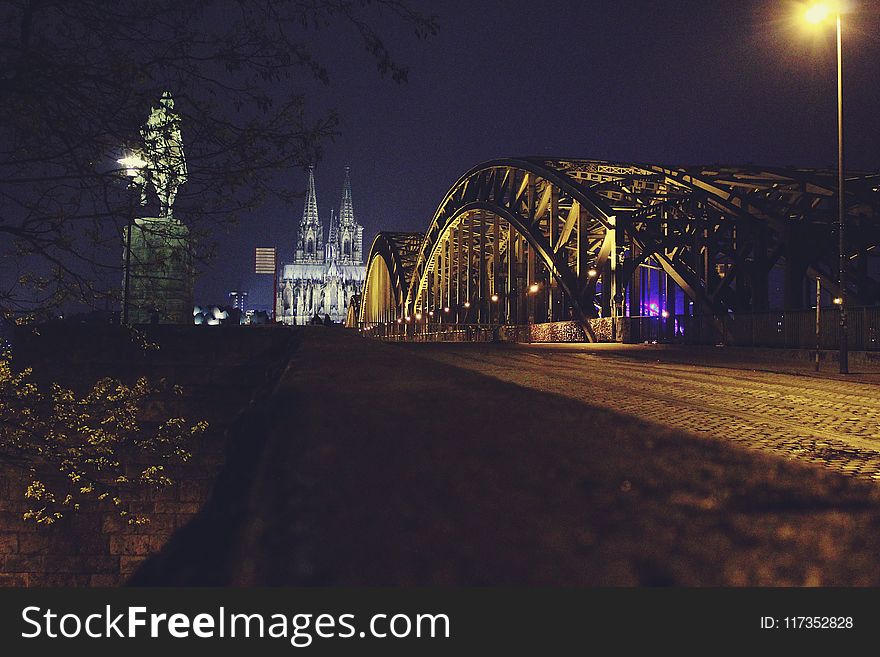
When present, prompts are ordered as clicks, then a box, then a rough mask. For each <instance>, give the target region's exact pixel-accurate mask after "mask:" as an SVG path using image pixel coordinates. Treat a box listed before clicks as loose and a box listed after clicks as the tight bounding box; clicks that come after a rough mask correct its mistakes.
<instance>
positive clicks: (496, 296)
mask: <svg viewBox="0 0 880 657" xmlns="http://www.w3.org/2000/svg"><path fill="white" fill-rule="evenodd" d="M491 299H492V301H493V302H494V301H498V295H497V294H493V295H492V296H491Z"/></svg>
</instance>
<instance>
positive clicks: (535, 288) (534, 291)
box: [529, 283, 538, 294]
mask: <svg viewBox="0 0 880 657" xmlns="http://www.w3.org/2000/svg"><path fill="white" fill-rule="evenodd" d="M529 292H531V293H532V294H537V293H538V284H537V283H532V284H531V285H530V286H529Z"/></svg>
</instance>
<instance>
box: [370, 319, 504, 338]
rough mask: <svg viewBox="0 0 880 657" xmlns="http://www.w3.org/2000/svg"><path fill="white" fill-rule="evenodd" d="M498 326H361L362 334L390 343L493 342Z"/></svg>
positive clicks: (497, 333)
mask: <svg viewBox="0 0 880 657" xmlns="http://www.w3.org/2000/svg"><path fill="white" fill-rule="evenodd" d="M500 330H501V326H500V325H498V324H439V323H437V324H425V323H417V322H413V321H412V320H410V322H401V323H397V322H389V323H385V324H374V325H371V326H361V327H360V331H361V334H362V335H364V336H365V337H368V338H377V339H379V340H386V341H389V342H492V341H496V340H498V339H499V331H500Z"/></svg>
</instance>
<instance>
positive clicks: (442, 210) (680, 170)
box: [362, 158, 880, 329]
mask: <svg viewBox="0 0 880 657" xmlns="http://www.w3.org/2000/svg"><path fill="white" fill-rule="evenodd" d="M878 190H880V176H878V174H852V175H850V176H848V180H847V188H846V192H847V198H846V205H847V212H848V220H847V221H848V223H849V225H851V226H852V227H853V228H852V230H853V232H852V233H848V237H849V238H850V244H849V245H848V247H847V250H848V252H849V253H850V254H852V255H851V258H852V259H853V260H857V265H858V266H854V267H852V268H851V269H850V272H849V274H848V276H847V278H846V280H845V281H844V285H846V288H847V293H848V296H849V298H850V299H852V300H853V303H854V304H855V303H861V304H865V305H869V304H875V303H878V302H880V283H878V281H880V267H878V259H877V257H876V256H877V255H878V253H880V249H876V248H875V247H877V246H880V193H878ZM835 195H836V181H835V176H834V172H831V171H824V170H802V169H779V168H775V169H774V168H759V167H753V166H747V167H721V166H706V167H669V166H665V165H656V164H629V163H615V162H607V161H600V160H569V159H551V158H505V159H499V160H493V161H490V162H486V163H484V164H480V165H478V166H476V167H474V168H473V169H471V170H470V171H468V172H467V173H466V174H465V175H463V176H462V177H461V178H459V179H458V181H456V182H455V184H453V185H452V186H451V187H450V189H449V191H448V192H447V193H446V195H445V196H444V198H443V199H442V200H441V202H440V204H439V206H438V209H437V211H436V212H435V214H434V216H433V217H432V219H431V222H430V224H429V226H428V230H427V231H426V233H425V234H424V236H423V239H422V241H421V243H420V245H419V246H418V248H417V249H416V250H415V251H412V249H411V248H410V251H409V256H410V258H411V259H412V262H411V266H410V268H409V269H408V270H407V272H406V274H405V275H403V276H398V277H397V278H396V279H395V280H394V282H392V283H389V285H390V286H396V287H395V292H394V294H391V295H389V296H390V297H393V298H394V306H395V314H394V315H393V316H394V318H395V320H396V319H397V318H402V319H403V320H405V319H406V317H408V316H412V317H418V316H423V315H426V317H424V318H423V319H422V321H424V322H429V321H433V322H440V323H442V322H449V323H454V322H467V323H472V322H477V323H502V322H507V323H526V322H532V321H554V320H561V319H571V318H574V319H577V320H580V321H581V322H582V323H583V324H584V326H585V328H587V329H588V328H589V325H590V320H592V319H593V318H595V317H597V316H601V317H620V316H624V315H630V316H636V315H644V314H654V315H656V316H658V317H659V316H660V315H661V313H662V316H663V317H667V316H668V315H675V314H677V313H685V314H688V313H689V314H692V315H697V314H699V315H705V316H710V317H711V316H714V317H715V318H716V319H717V320H719V321H721V320H726V319H728V318H731V317H733V316H734V315H736V314H737V313H740V312H752V311H765V310H767V309H768V307H769V304H770V301H771V300H770V298H769V297H770V292H771V290H770V288H771V287H773V286H774V285H776V283H775V282H771V279H772V278H773V276H777V278H779V279H780V280H781V281H782V282H781V283H779V286H781V287H782V288H784V296H785V299H784V307H785V308H792V309H797V308H803V307H809V306H808V304H809V303H810V299H809V296H808V286H807V285H806V283H807V282H808V281H815V280H817V279H820V280H821V285H822V288H823V289H825V290H826V291H827V292H828V293H829V294H833V295H835V296H836V295H838V294H839V292H840V289H841V288H840V286H839V285H838V284H837V282H836V278H837V277H836V275H835V273H836V263H837V254H836V249H835V248H833V245H834V244H835V238H834V224H835V216H834V209H835V208H836V198H835ZM376 246H377V248H378V249H380V250H381V249H382V248H384V247H383V246H382V244H381V243H377V244H376ZM411 246H412V245H410V247H411ZM390 271H391V269H390V268H389V272H390ZM774 272H775V273H774ZM376 275H377V276H379V275H380V274H378V273H377V274H376ZM389 280H390V277H389ZM496 297H497V299H498V300H497V301H493V299H495V298H496ZM646 298H647V299H648V300H649V301H650V303H646V301H645V299H646ZM655 302H656V303H655ZM493 304H496V305H493ZM386 305H390V302H388V303H387V304H386ZM374 315H376V314H375V313H374ZM438 315H439V316H438ZM386 316H387V313H386ZM362 317H363V319H362V321H364V320H366V319H367V316H366V315H364V314H363V313H362ZM429 317H430V319H429Z"/></svg>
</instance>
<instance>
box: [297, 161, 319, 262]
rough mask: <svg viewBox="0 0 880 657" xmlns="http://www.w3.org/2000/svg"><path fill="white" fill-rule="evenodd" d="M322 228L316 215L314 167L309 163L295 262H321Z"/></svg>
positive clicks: (316, 197) (316, 200)
mask: <svg viewBox="0 0 880 657" xmlns="http://www.w3.org/2000/svg"><path fill="white" fill-rule="evenodd" d="M323 241H324V229H323V228H322V226H321V220H320V218H319V217H318V196H317V194H316V193H315V167H314V165H309V189H308V192H306V202H305V205H304V207H303V215H302V219H301V220H300V222H299V239H298V240H297V244H296V258H295V260H296V261H297V262H323V260H324V248H323Z"/></svg>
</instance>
